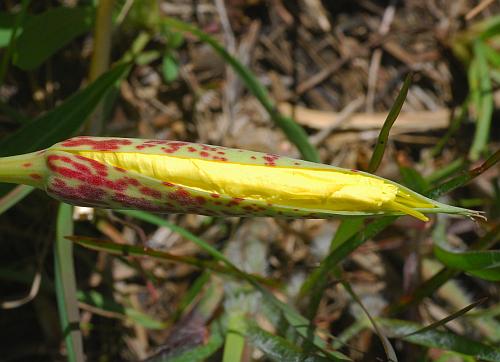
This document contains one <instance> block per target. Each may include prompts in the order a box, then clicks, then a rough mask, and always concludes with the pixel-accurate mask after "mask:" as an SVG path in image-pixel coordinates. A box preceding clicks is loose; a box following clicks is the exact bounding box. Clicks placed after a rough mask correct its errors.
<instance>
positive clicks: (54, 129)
mask: <svg viewBox="0 0 500 362" xmlns="http://www.w3.org/2000/svg"><path fill="white" fill-rule="evenodd" d="M129 69H130V66H129V65H128V64H122V65H118V66H116V67H115V68H113V69H111V70H110V71H109V72H107V73H105V74H103V75H102V76H101V77H99V78H98V79H97V80H96V81H95V82H94V83H92V84H90V85H89V86H88V87H86V88H84V89H82V90H80V91H78V92H77V93H75V94H73V95H72V96H71V97H69V98H68V99H67V100H66V101H64V103H62V104H61V105H60V106H58V107H56V108H54V109H53V110H51V111H50V112H47V113H45V114H44V115H42V116H40V117H38V118H36V119H34V120H33V121H31V122H29V123H27V124H26V125H25V126H24V127H22V128H21V129H19V130H18V131H17V132H14V133H13V134H11V135H10V136H9V137H7V138H5V139H3V140H2V141H1V142H0V155H1V156H12V155H15V154H19V153H27V152H33V151H37V150H40V149H42V148H46V147H49V146H52V145H53V144H54V143H56V142H58V141H61V140H62V139H64V138H67V137H69V136H71V135H72V134H74V133H76V131H77V130H78V129H79V128H80V126H81V125H82V124H83V123H84V122H85V120H86V119H87V118H88V116H89V115H90V114H91V113H92V112H93V110H94V108H95V107H96V106H97V104H99V101H100V100H101V99H102V97H103V96H104V95H105V94H106V93H107V92H108V90H109V89H111V87H112V86H113V85H114V84H115V83H116V82H117V81H118V80H120V79H121V78H122V77H123V76H124V75H125V74H127V72H128V70H129Z"/></svg>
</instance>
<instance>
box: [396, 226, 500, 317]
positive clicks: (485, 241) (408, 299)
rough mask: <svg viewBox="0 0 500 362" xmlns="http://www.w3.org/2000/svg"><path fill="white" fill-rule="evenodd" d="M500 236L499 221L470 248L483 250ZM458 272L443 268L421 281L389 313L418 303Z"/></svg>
mask: <svg viewBox="0 0 500 362" xmlns="http://www.w3.org/2000/svg"><path fill="white" fill-rule="evenodd" d="M499 237H500V223H497V225H496V226H494V227H493V228H492V229H491V230H490V231H489V232H488V233H487V234H486V235H485V236H483V237H482V238H481V239H479V240H478V241H476V242H475V243H474V244H472V245H471V249H472V250H483V249H488V248H489V247H491V246H493V245H494V244H495V243H496V242H497V241H498V238H499ZM458 274H460V270H457V269H452V268H446V267H445V268H443V269H441V270H440V271H439V272H437V273H436V274H435V275H434V276H433V277H432V278H430V279H429V280H427V281H425V282H424V283H422V284H421V285H420V286H419V287H418V288H415V291H414V292H413V294H411V295H406V296H404V297H403V298H402V299H401V300H400V301H399V302H398V303H396V304H395V305H393V306H391V307H390V308H389V311H388V312H389V314H397V313H400V312H402V311H403V310H405V309H406V308H408V307H410V306H412V305H416V304H418V303H419V302H420V301H422V300H423V299H424V298H427V297H429V296H431V295H432V294H433V293H434V292H435V291H436V290H438V289H439V288H440V287H441V286H442V285H444V283H446V282H447V281H448V280H450V279H451V278H453V277H455V276H457V275H458Z"/></svg>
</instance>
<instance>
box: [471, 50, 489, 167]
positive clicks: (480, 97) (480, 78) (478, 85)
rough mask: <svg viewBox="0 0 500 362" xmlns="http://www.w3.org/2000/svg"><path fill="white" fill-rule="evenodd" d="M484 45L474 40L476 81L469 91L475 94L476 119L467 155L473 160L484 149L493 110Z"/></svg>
mask: <svg viewBox="0 0 500 362" xmlns="http://www.w3.org/2000/svg"><path fill="white" fill-rule="evenodd" d="M485 47H486V45H485V44H484V43H483V42H482V41H480V40H476V41H475V42H474V57H475V63H473V66H475V67H476V69H475V70H474V71H475V72H476V75H477V81H472V82H471V88H472V89H471V91H472V92H473V93H474V94H475V97H473V99H474V100H475V106H476V112H477V121H476V132H475V133H474V139H473V141H472V146H471V149H470V152H469V157H470V158H471V159H472V160H473V161H475V160H477V159H479V156H480V155H481V153H482V152H483V151H484V150H485V149H486V145H487V143H488V139H489V137H490V128H491V120H492V116H493V110H494V101H493V90H492V88H491V80H490V76H489V71H488V62H487V60H486V54H485V49H484V48H485ZM471 67H472V66H471Z"/></svg>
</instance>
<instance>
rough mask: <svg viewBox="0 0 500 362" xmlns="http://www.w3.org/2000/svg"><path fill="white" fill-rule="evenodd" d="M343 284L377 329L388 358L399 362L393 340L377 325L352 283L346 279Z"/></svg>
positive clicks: (376, 332)
mask: <svg viewBox="0 0 500 362" xmlns="http://www.w3.org/2000/svg"><path fill="white" fill-rule="evenodd" d="M342 285H343V286H344V288H345V290H347V292H348V293H349V295H350V296H351V298H352V299H354V301H355V302H356V303H358V305H359V306H360V307H361V309H362V310H363V312H364V313H365V315H366V316H367V317H368V320H369V321H370V323H371V325H372V327H373V329H374V330H375V334H377V336H378V337H379V339H380V342H382V346H383V347H384V351H385V354H386V356H387V360H388V361H391V362H398V357H397V356H396V352H395V351H394V348H393V347H392V345H391V342H389V339H388V338H387V337H386V335H385V334H384V332H383V331H382V329H380V328H379V327H378V325H377V322H376V321H375V319H374V318H373V317H372V316H371V315H370V312H368V309H366V307H365V306H364V305H363V302H362V301H361V299H360V298H359V297H358V295H357V294H356V293H355V292H354V290H353V289H352V288H351V285H350V284H349V283H347V282H345V281H343V282H342Z"/></svg>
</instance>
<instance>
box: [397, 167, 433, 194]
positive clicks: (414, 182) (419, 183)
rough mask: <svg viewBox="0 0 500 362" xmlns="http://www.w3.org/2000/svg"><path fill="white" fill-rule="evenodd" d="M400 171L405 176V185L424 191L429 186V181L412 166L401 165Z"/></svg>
mask: <svg viewBox="0 0 500 362" xmlns="http://www.w3.org/2000/svg"><path fill="white" fill-rule="evenodd" d="M399 173H400V174H401V177H402V178H403V185H405V186H407V187H409V188H410V189H412V190H414V191H416V192H418V193H422V192H424V190H427V189H428V188H429V183H428V182H427V180H426V179H425V178H424V177H423V176H422V174H421V173H420V172H418V171H417V170H415V169H414V168H411V167H406V166H401V165H400V166H399Z"/></svg>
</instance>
